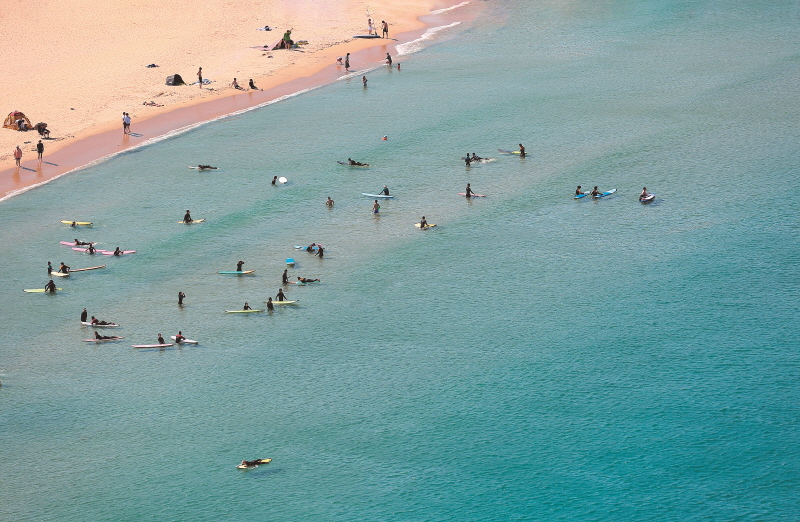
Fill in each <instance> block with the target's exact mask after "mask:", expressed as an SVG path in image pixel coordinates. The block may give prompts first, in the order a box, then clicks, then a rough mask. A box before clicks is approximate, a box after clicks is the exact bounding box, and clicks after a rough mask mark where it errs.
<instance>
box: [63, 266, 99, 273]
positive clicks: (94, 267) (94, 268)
mask: <svg viewBox="0 0 800 522" xmlns="http://www.w3.org/2000/svg"><path fill="white" fill-rule="evenodd" d="M105 267H106V265H100V266H90V267H89V268H76V269H75V270H70V271H69V273H70V274H71V273H72V272H86V271H87V270H97V269H98V268H105Z"/></svg>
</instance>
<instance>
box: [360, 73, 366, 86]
mask: <svg viewBox="0 0 800 522" xmlns="http://www.w3.org/2000/svg"><path fill="white" fill-rule="evenodd" d="M361 83H363V84H364V87H366V86H367V77H366V76H362V77H361Z"/></svg>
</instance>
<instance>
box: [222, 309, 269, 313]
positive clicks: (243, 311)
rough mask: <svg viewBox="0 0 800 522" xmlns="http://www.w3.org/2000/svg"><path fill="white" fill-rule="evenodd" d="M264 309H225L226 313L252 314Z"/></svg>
mask: <svg viewBox="0 0 800 522" xmlns="http://www.w3.org/2000/svg"><path fill="white" fill-rule="evenodd" d="M263 311H264V310H225V313H226V314H254V313H256V312H263Z"/></svg>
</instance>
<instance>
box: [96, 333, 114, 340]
mask: <svg viewBox="0 0 800 522" xmlns="http://www.w3.org/2000/svg"><path fill="white" fill-rule="evenodd" d="M94 338H95V339H97V340H98V341H105V340H107V339H119V337H117V336H116V335H100V334H99V333H98V332H95V333H94Z"/></svg>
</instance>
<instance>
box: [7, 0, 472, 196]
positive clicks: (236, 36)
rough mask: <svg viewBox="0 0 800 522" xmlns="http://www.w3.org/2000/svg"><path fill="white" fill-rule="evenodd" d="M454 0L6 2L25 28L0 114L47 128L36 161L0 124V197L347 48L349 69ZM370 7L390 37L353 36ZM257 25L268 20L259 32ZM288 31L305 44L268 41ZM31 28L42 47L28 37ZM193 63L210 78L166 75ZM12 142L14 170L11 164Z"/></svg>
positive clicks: (234, 103) (294, 80)
mask: <svg viewBox="0 0 800 522" xmlns="http://www.w3.org/2000/svg"><path fill="white" fill-rule="evenodd" d="M457 3H458V2H437V1H434V0H412V1H410V2H406V3H404V4H402V5H398V4H396V3H392V2H389V1H388V0H384V1H380V2H375V1H372V2H369V3H367V2H366V1H365V0H328V1H325V2H320V1H315V0H300V1H293V2H288V1H287V0H244V1H240V2H236V3H229V2H225V1H223V0H211V1H208V2H204V3H203V5H202V6H201V7H198V6H197V5H196V4H194V3H192V2H189V1H188V0H180V1H174V2H170V3H168V4H161V3H155V2H151V1H148V0H134V1H132V2H129V3H126V4H121V5H113V6H112V5H110V4H108V3H106V2H101V1H100V0H79V1H76V2H70V3H69V4H63V3H57V2H54V1H52V0H47V1H44V2H40V3H37V4H36V5H34V6H30V5H29V4H25V3H23V2H22V1H21V0H11V2H10V4H11V5H10V6H9V11H11V12H18V13H24V16H20V17H19V23H18V24H17V25H16V28H17V31H18V32H19V33H20V34H26V35H30V38H26V39H10V40H9V41H8V42H7V46H6V52H4V53H3V54H2V56H0V66H2V67H3V69H4V70H6V71H15V72H16V73H15V74H14V75H13V76H12V75H10V76H9V81H8V82H7V83H6V84H5V85H4V91H5V96H4V97H3V99H4V101H5V102H6V104H7V105H6V112H5V113H3V116H4V117H5V116H6V114H8V113H10V112H12V111H20V112H23V113H24V114H25V115H26V116H27V117H28V118H29V119H30V121H31V123H32V124H34V125H35V124H36V123H38V122H45V123H47V125H48V129H49V130H50V132H51V134H50V138H49V139H44V140H43V143H44V146H45V153H44V161H43V162H42V163H41V164H40V163H39V162H38V161H37V159H36V157H37V153H36V144H37V142H38V141H39V139H40V136H39V135H38V133H37V132H36V131H35V130H34V131H29V132H20V131H16V130H12V129H6V128H4V129H2V131H0V172H2V175H1V176H0V198H2V197H4V196H6V195H8V194H10V193H15V192H17V191H19V190H21V189H24V188H25V187H30V186H32V185H36V184H39V183H41V182H43V181H47V180H48V179H52V178H53V177H56V176H59V175H61V174H63V173H65V172H68V171H70V170H72V169H74V168H77V167H80V166H82V165H85V164H87V163H89V162H91V161H94V160H97V159H100V158H102V157H105V156H107V155H109V154H113V153H115V152H119V151H120V150H124V149H125V148H129V147H133V146H137V145H140V144H141V143H142V142H144V141H146V140H147V139H152V138H155V137H157V136H159V135H163V134H165V133H168V132H171V131H173V130H175V129H179V128H181V127H185V126H187V125H191V124H194V123H197V122H202V121H208V120H209V119H213V118H214V117H219V116H223V115H225V114H230V113H231V112H235V111H237V110H242V109H244V108H247V107H252V106H256V105H259V104H263V103H266V102H269V101H270V100H273V99H275V98H278V97H280V96H284V95H287V94H291V93H293V92H297V91H298V90H301V89H305V88H310V87H313V86H316V85H320V84H323V83H327V82H329V81H333V80H334V79H335V78H337V77H339V76H341V75H343V74H345V72H344V68H343V67H341V66H338V67H337V66H336V65H335V62H336V58H337V57H338V56H344V55H345V53H347V52H350V53H353V58H352V59H351V63H352V68H351V71H353V70H359V69H364V68H367V67H371V66H374V65H376V64H377V63H379V62H380V60H381V58H382V57H383V56H385V53H386V52H393V51H394V45H395V44H397V43H398V41H397V39H396V37H397V35H398V34H400V33H405V34H410V32H412V31H420V30H422V29H423V27H424V23H423V22H422V21H420V20H419V17H421V16H423V15H426V14H428V13H430V12H431V10H433V9H436V8H442V7H446V6H449V5H453V4H457ZM198 10H199V11H200V12H198ZM198 15H200V16H198ZM370 17H371V18H372V20H373V23H374V24H375V30H376V31H378V32H380V25H381V24H380V22H381V21H382V20H385V21H386V22H387V23H388V24H389V39H383V38H380V39H353V38H352V36H353V35H357V34H366V33H367V29H368V28H367V20H368V18H370ZM87 19H91V20H92V21H93V23H91V24H85V23H83V21H84V20H87ZM265 26H269V27H270V28H271V29H272V30H271V31H263V30H259V29H262V28H264V27H265ZM288 29H291V30H292V33H291V37H292V39H293V40H294V41H295V42H303V41H307V42H308V43H307V44H303V45H300V46H298V48H297V49H292V50H284V49H278V50H271V48H272V47H273V45H274V44H275V43H277V42H278V41H279V40H280V39H281V37H282V36H283V34H284V32H285V31H286V30H288ZM411 37H413V35H412V36H411ZM37 38H41V42H42V44H41V45H34V44H33V43H35V42H36V39H37ZM265 46H267V47H266V48H265ZM367 50H368V51H367ZM150 64H155V65H158V67H147V65H150ZM200 67H202V68H203V78H204V79H207V80H210V81H211V83H210V84H207V85H204V86H203V87H202V88H200V86H199V85H197V84H195V85H183V86H168V85H166V78H167V77H168V76H170V75H173V74H176V73H177V74H180V75H181V76H182V78H183V79H184V81H185V82H186V83H187V84H190V83H194V82H197V72H198V69H199V68H200ZM12 77H13V78H14V81H10V80H11V78H12ZM233 78H237V80H238V83H239V85H241V86H242V87H243V88H245V89H246V88H247V86H248V82H249V80H251V79H252V80H253V82H254V84H255V85H256V86H257V87H258V88H259V89H263V91H262V90H258V91H253V90H248V91H247V92H244V91H241V90H237V89H234V88H232V87H231V82H232V80H233ZM151 102H152V103H153V104H155V105H145V103H151ZM123 112H127V113H129V114H130V117H131V119H132V124H131V131H132V134H131V135H130V136H124V135H123V132H122V115H123ZM145 129H146V132H145ZM17 145H19V146H20V148H21V149H22V151H23V156H22V167H21V168H15V166H14V157H13V152H14V148H15V147H16V146H17ZM65 147H67V151H69V152H68V153H67V151H65V150H64V148H65ZM57 152H58V154H57V155H54V154H55V153H57Z"/></svg>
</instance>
